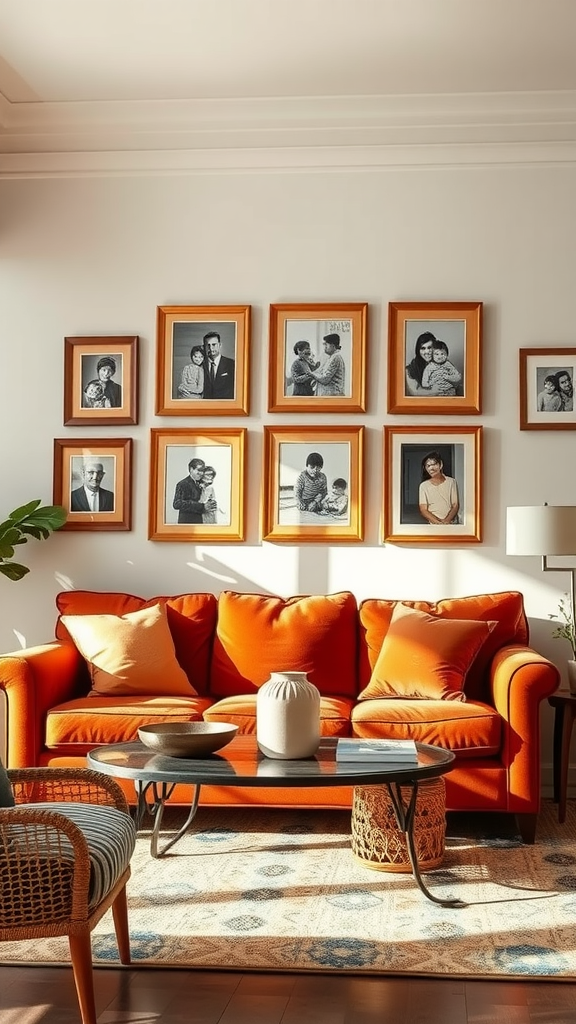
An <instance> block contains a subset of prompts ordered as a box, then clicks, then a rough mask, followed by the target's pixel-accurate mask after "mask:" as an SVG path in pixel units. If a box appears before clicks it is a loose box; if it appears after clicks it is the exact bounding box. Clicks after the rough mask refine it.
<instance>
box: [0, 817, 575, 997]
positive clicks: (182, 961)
mask: <svg viewBox="0 0 576 1024" xmlns="http://www.w3.org/2000/svg"><path fill="white" fill-rule="evenodd" d="M180 814H181V812H180V811H177V812H176V811H171V812H170V816H169V815H168V812H167V815H166V819H167V821H168V823H169V824H170V825H174V824H176V822H177V820H178V819H177V816H178V815H180ZM349 826H350V815H349V813H347V812H345V811H311V810H307V811H295V810H286V811H277V810H272V809H269V810H264V811H262V810H241V809H236V808H234V809H233V808H230V809H223V808H220V809H209V808H201V809H200V810H199V812H198V816H197V819H196V828H195V831H194V833H192V834H190V835H187V836H186V837H185V838H184V839H183V840H181V842H180V843H178V844H177V845H176V846H175V847H173V849H172V850H171V851H170V852H169V853H168V854H167V855H166V857H165V858H163V859H160V860H152V859H151V858H150V854H149V833H147V832H145V831H144V832H143V833H142V834H141V837H140V838H139V839H138V845H137V851H136V854H135V857H134V859H133V875H132V879H131V881H130V884H129V919H130V930H131V939H132V956H133V961H134V966H137V965H138V964H142V965H144V964H145V965H146V966H150V965H156V966H165V967H166V966H170V967H173V966H185V967H198V968H202V969H206V968H217V969H218V970H224V969H234V970H242V971H247V970H258V971H262V970H270V971H298V972H301V971H322V972H330V971H340V972H342V971H344V972H351V973H357V974H371V973H374V974H402V973H408V974H411V975H420V976H434V975H441V976H445V977H454V978H463V977H475V978H478V977H485V978H494V977H500V978H518V977H527V976H530V977H531V978H546V979H558V980H561V979H571V980H573V979H574V971H575V965H576V808H575V807H574V805H572V806H570V807H569V810H568V819H567V821H566V823H565V824H564V825H558V823H557V816H556V809H555V808H554V806H553V805H552V804H551V803H546V804H545V805H544V807H543V811H542V815H541V819H540V825H539V834H538V841H537V843H536V845H535V846H532V847H530V846H523V845H522V843H521V841H520V839H519V837H518V835H517V834H516V832H515V829H514V824H513V819H512V818H511V817H509V816H500V817H498V816H487V815H475V816H463V815H449V821H448V834H447V841H446V855H445V858H444V861H443V863H442V865H441V867H440V868H438V869H436V870H435V871H431V872H427V873H426V875H425V879H426V883H427V885H428V886H429V888H430V889H431V890H432V891H433V892H434V894H435V895H441V896H457V897H458V898H459V899H460V900H462V901H464V903H465V904H466V906H464V907H459V908H442V907H439V906H437V905H435V904H433V903H431V902H430V901H428V900H427V899H426V898H425V897H424V896H423V894H422V893H421V892H420V890H419V889H418V888H417V886H416V883H415V882H414V880H413V878H412V876H411V875H404V874H388V873H383V872H380V871H373V870H370V869H368V868H366V867H365V866H363V865H361V864H360V863H358V862H357V861H356V860H355V859H354V858H353V856H352V854H351V851H350V840H349ZM166 834H167V833H166ZM93 949H94V959H95V962H96V963H97V964H99V965H103V964H107V965H109V966H112V965H114V966H117V965H118V959H117V950H116V944H115V940H114V932H113V928H112V921H111V914H110V913H109V914H107V915H106V917H105V918H104V919H103V920H102V922H101V923H100V925H99V926H98V928H97V930H96V931H95V933H94V936H93ZM66 960H68V947H67V942H66V940H61V939H51V940H43V941H39V942H36V943H30V942H26V943H22V942H20V943H1V944H0V961H1V962H4V963H7V962H12V963H14V962H23V961H25V962H27V963H34V962H40V961H42V962H44V963H46V962H56V963H57V962H60V963H62V961H66Z"/></svg>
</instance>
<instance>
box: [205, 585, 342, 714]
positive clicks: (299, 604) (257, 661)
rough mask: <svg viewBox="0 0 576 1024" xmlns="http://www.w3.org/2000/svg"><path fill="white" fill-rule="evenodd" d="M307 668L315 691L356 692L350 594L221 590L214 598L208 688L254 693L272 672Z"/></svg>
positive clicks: (224, 692)
mask: <svg viewBox="0 0 576 1024" xmlns="http://www.w3.org/2000/svg"><path fill="white" fill-rule="evenodd" d="M283 670H294V671H299V672H306V673H307V675H308V679H309V680H310V682H311V683H314V685H315V686H317V687H318V689H319V690H320V693H322V694H326V695H328V694H330V695H332V696H343V697H351V698H353V697H355V696H356V694H357V693H358V606H357V604H356V599H355V597H354V595H353V594H351V593H349V592H347V591H345V592H342V593H339V594H327V595H314V596H301V597H290V598H287V599H284V598H280V597H273V596H271V595H267V594H239V593H234V592H232V591H224V593H222V594H221V595H220V597H219V599H218V622H217V626H216V636H215V638H214V650H213V655H212V670H211V679H210V693H211V695H212V696H214V697H228V696H232V695H234V694H242V693H255V692H256V691H257V690H258V688H259V687H260V686H262V684H263V683H265V682H266V680H267V679H269V678H270V673H271V672H280V671H283Z"/></svg>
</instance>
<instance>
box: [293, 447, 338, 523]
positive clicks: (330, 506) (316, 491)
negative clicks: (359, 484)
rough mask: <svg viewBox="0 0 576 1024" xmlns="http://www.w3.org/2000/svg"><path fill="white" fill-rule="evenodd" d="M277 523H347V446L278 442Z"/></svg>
mask: <svg viewBox="0 0 576 1024" xmlns="http://www.w3.org/2000/svg"><path fill="white" fill-rule="evenodd" d="M279 451H280V465H279V474H278V479H279V495H278V524H279V525H280V526H293V525H321V526H330V525H332V524H336V523H344V524H349V523H350V507H349V500H350V499H349V482H350V445H349V444H347V443H341V442H340V443H337V442H330V443H325V442H323V443H321V444H317V445H311V444H304V443H301V442H290V443H288V444H286V443H285V444H280V448H279Z"/></svg>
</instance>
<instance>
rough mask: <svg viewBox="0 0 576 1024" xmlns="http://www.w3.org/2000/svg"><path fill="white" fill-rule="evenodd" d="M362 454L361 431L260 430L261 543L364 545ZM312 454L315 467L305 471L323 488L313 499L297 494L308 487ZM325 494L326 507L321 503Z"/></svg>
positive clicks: (269, 428) (309, 428)
mask: <svg viewBox="0 0 576 1024" xmlns="http://www.w3.org/2000/svg"><path fill="white" fill-rule="evenodd" d="M363 454H364V427H354V426H348V427H341V426H338V427H313V426H305V427H300V426H298V427H296V426H294V427H292V426H284V427H281V428H278V429H277V428H275V427H264V492H263V503H262V536H263V539H264V540H274V541H286V542H287V543H298V544H300V543H302V542H306V541H310V542H312V543H315V544H318V543H321V544H322V543H325V544H332V543H333V542H335V541H361V540H363V537H364V506H363V487H362V481H363ZM312 455H314V456H315V458H314V459H313V460H312V462H314V463H317V466H316V465H315V466H312V467H309V468H312V469H314V474H315V475H314V481H315V482H319V483H320V485H321V486H320V487H319V488H315V487H314V486H313V489H314V490H318V494H316V493H315V494H313V495H312V494H311V492H307V488H304V489H303V490H302V489H301V486H302V484H303V483H308V482H309V481H308V480H303V479H302V477H303V474H304V472H306V471H307V465H308V460H309V458H310V456H312ZM318 456H319V458H318ZM320 463H321V464H320ZM321 476H323V477H324V481H323V483H322V481H321V480H320V477H321ZM310 479H312V477H310ZM338 481H340V482H341V483H340V485H339V486H338V487H337V485H336V482H338ZM342 485H345V487H342ZM322 486H323V487H324V491H323V492H322V490H321V487H322ZM298 493H300V500H299V497H298ZM323 493H327V494H328V496H329V497H330V499H331V504H330V505H328V504H327V503H326V502H324V503H322V501H321V499H322V497H323ZM342 498H345V499H346V500H345V502H343V501H342ZM333 499H334V500H333ZM304 503H306V505H307V507H306V508H303V505H304Z"/></svg>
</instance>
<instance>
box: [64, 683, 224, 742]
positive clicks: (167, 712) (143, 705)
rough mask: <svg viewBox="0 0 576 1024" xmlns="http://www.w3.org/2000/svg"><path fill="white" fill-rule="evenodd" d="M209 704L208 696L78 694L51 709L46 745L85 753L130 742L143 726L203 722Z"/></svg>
mask: <svg viewBox="0 0 576 1024" xmlns="http://www.w3.org/2000/svg"><path fill="white" fill-rule="evenodd" d="M209 705H210V699H209V698H208V697H99V696H95V697H78V698H77V699H76V700H69V701H66V702H65V703H64V704H57V705H56V706H55V707H53V708H50V710H49V712H48V714H47V716H46V746H47V747H48V749H49V750H58V751H60V752H62V751H63V750H64V748H66V750H67V752H71V749H72V748H74V750H75V752H76V753H78V752H80V748H81V751H82V753H84V752H85V751H86V750H90V748H91V747H94V746H97V745H98V744H101V743H129V742H131V741H132V740H137V739H138V729H139V728H140V726H141V725H155V724H156V723H157V722H201V721H202V715H203V712H204V711H205V710H206V708H207V707H209Z"/></svg>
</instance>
